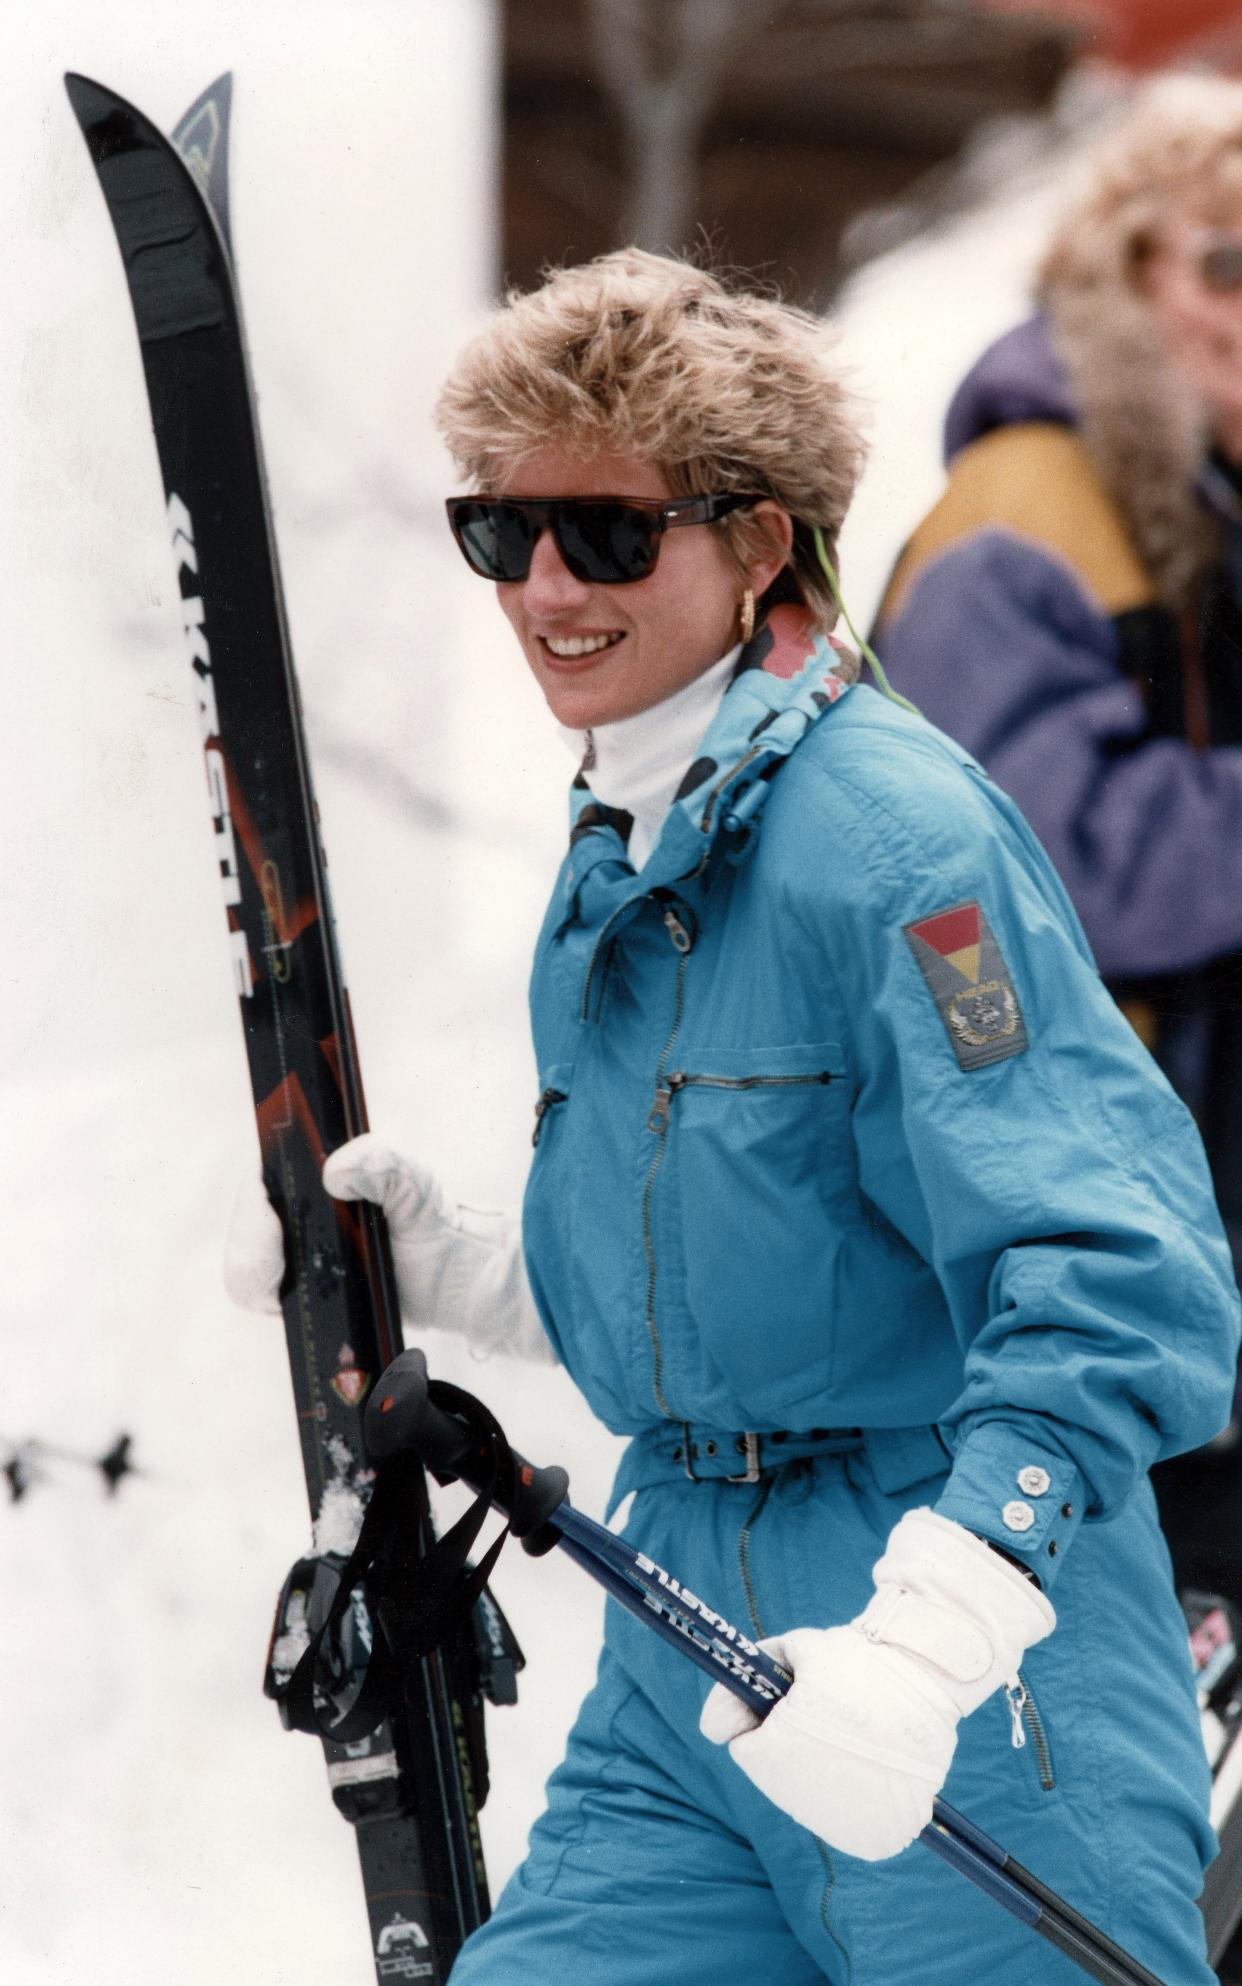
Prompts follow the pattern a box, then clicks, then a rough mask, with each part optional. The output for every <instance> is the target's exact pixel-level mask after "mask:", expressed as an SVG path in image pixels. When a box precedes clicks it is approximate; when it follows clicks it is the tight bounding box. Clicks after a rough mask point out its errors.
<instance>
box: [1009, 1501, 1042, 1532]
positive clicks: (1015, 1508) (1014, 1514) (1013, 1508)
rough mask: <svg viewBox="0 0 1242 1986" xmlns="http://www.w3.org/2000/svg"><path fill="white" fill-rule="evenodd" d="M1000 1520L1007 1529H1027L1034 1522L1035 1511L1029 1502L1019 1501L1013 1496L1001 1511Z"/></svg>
mask: <svg viewBox="0 0 1242 1986" xmlns="http://www.w3.org/2000/svg"><path fill="white" fill-rule="evenodd" d="M1001 1520H1002V1522H1003V1523H1004V1525H1005V1528H1006V1530H1008V1531H1029V1530H1030V1528H1031V1526H1032V1524H1033V1523H1034V1522H1035V1512H1034V1511H1033V1510H1032V1509H1031V1506H1030V1504H1029V1503H1019V1502H1018V1501H1017V1499H1016V1498H1015V1500H1014V1501H1013V1502H1012V1503H1007V1504H1006V1505H1005V1507H1004V1509H1003V1510H1002V1511H1001Z"/></svg>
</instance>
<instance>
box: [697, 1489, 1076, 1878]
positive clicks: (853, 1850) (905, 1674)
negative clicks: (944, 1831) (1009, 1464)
mask: <svg viewBox="0 0 1242 1986" xmlns="http://www.w3.org/2000/svg"><path fill="white" fill-rule="evenodd" d="M874 1577H875V1589H876V1590H875V1594H874V1596H873V1598H872V1599H871V1600H870V1602H869V1603H868V1605H867V1606H866V1608H865V1609H864V1610H863V1612H862V1613H861V1614H859V1615H858V1617H857V1619H856V1620H853V1621H851V1622H850V1623H849V1625H848V1626H847V1627H830V1628H796V1629H795V1630H794V1631H793V1632H792V1633H789V1634H784V1635H776V1636H773V1637H771V1638H770V1639H768V1640H765V1641H762V1642H760V1644H759V1646H760V1647H761V1648H762V1649H763V1650H764V1651H765V1653H767V1654H769V1655H771V1656H772V1657H773V1658H774V1659H775V1660H776V1661H777V1662H779V1663H781V1665H782V1666H783V1667H785V1668H787V1669H789V1670H790V1671H791V1673H792V1675H793V1678H794V1681H793V1687H792V1688H791V1689H790V1691H789V1694H788V1695H787V1696H786V1697H785V1698H784V1699H783V1700H782V1702H780V1703H778V1704H777V1706H776V1708H775V1709H774V1710H772V1711H771V1712H770V1713H769V1715H768V1716H767V1717H766V1718H765V1719H764V1720H763V1722H762V1723H760V1721H759V1719H758V1718H757V1717H756V1715H755V1713H754V1712H753V1711H752V1710H751V1709H750V1707H749V1706H748V1705H747V1704H745V1703H743V1702H741V1701H740V1700H739V1699H738V1697H736V1696H735V1695H733V1694H732V1693H731V1692H730V1691H729V1690H727V1689H726V1688H724V1686H723V1685H722V1684H719V1683H718V1684H717V1685H716V1687H715V1689H714V1690H713V1691H712V1693H711V1695H710V1696H709V1697H708V1699H707V1702H706V1703H705V1704H704V1706H703V1715H702V1719H701V1721H700V1728H701V1730H702V1731H703V1734H704V1736H705V1737H708V1738H710V1739H712V1740H713V1742H714V1743H716V1744H726V1743H727V1744H728V1746H729V1749H730V1752H731V1753H732V1756H733V1758H734V1759H735V1760H736V1762H737V1764H738V1765H740V1766H741V1768H742V1770H743V1772H745V1773H746V1774H747V1775H748V1776H749V1777H750V1778H751V1779H753V1780H754V1782H755V1784H756V1786H758V1787H759V1789H760V1791H761V1792H763V1793H766V1794H767V1796H768V1798H769V1799H770V1800H773V1801H774V1802H775V1803H776V1805H777V1806H778V1807H781V1808H783V1809H784V1811H785V1812H786V1813H788V1814H791V1815H792V1816H793V1818H794V1819H795V1820H797V1821H800V1822H801V1823H802V1825H803V1826H804V1827H809V1828H810V1829H811V1831H812V1832H813V1833H814V1834H817V1835H818V1836H819V1837H820V1839H821V1840H823V1841H826V1842H827V1843H828V1845H829V1846H830V1847H832V1848H839V1849H841V1850H842V1851H843V1852H844V1853H845V1854H847V1855H857V1856H859V1857H860V1858H861V1859H862V1860H863V1861H867V1862H873V1861H879V1860H881V1859H883V1858H884V1857H885V1856H888V1855H896V1854H897V1853H898V1852H899V1851H900V1850H901V1849H903V1848H905V1847H908V1845H909V1844H910V1842H912V1841H913V1840H914V1839H915V1837H916V1836H917V1835H918V1834H920V1833H921V1832H922V1830H923V1829H924V1828H925V1827H926V1826H927V1825H928V1823H929V1822H930V1821H931V1818H932V1811H933V1803H934V1800H935V1795H936V1794H937V1793H938V1792H939V1791H940V1788H941V1787H942V1786H943V1785H944V1782H945V1779H946V1777H947V1775H948V1771H949V1767H950V1765H951V1763H952V1761H953V1752H954V1748H955V1745H956V1742H957V1725H958V1721H959V1719H960V1718H962V1717H965V1716H968V1715H969V1714H970V1712H971V1711H972V1710H976V1709H977V1708H978V1707H979V1705H980V1704H981V1703H982V1702H984V1700H985V1699H986V1698H987V1697H989V1696H990V1695H991V1694H992V1692H993V1691H994V1690H995V1689H998V1688H999V1687H1000V1686H1001V1684H1002V1683H1005V1682H1007V1681H1009V1680H1011V1679H1013V1680H1014V1681H1015V1682H1016V1672H1017V1668H1018V1664H1019V1663H1020V1661H1021V1659H1022V1655H1023V1653H1024V1651H1025V1650H1026V1649H1027V1648H1030V1647H1032V1646H1033V1645H1034V1644H1035V1643H1036V1642H1037V1641H1042V1640H1043V1638H1044V1636H1045V1635H1047V1634H1051V1632H1052V1630H1053V1628H1054V1627H1055V1625H1056V1615H1055V1613H1054V1612H1053V1609H1052V1605H1051V1603H1050V1602H1049V1601H1048V1600H1047V1599H1046V1598H1045V1597H1044V1595H1043V1594H1042V1593H1041V1592H1040V1590H1039V1588H1038V1587H1037V1586H1035V1585H1034V1584H1033V1582H1032V1581H1031V1580H1029V1579H1028V1578H1027V1577H1026V1575H1025V1574H1024V1573H1022V1572H1020V1571H1019V1570H1018V1569H1017V1567H1016V1566H1011V1565H1008V1564H1007V1563H1006V1562H1005V1560H1004V1559H1003V1558H1002V1557H1001V1556H1000V1555H999V1554H998V1553H997V1552H994V1551H992V1550H991V1548H990V1547H989V1546H988V1545H986V1544H984V1542H983V1540H982V1539H981V1538H976V1537H974V1536H973V1535H972V1534H971V1533H970V1532H969V1531H966V1530H964V1529H963V1528H962V1526H961V1525H960V1524H955V1523H953V1522H952V1521H951V1520H950V1519H949V1518H946V1517H938V1516H937V1515H936V1513H935V1512H934V1511H932V1510H911V1511H907V1513H906V1515H905V1516H904V1517H903V1518H902V1519H901V1522H900V1523H899V1524H898V1525H897V1527H896V1529H895V1530H894V1531H893V1533H892V1535H891V1536H890V1538H889V1540H888V1544H887V1546H886V1547H885V1551H884V1556H883V1557H882V1558H881V1559H880V1561H879V1563H878V1564H877V1566H876V1568H875V1575H874Z"/></svg>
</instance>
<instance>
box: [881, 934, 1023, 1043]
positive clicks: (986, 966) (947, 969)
mask: <svg viewBox="0 0 1242 1986" xmlns="http://www.w3.org/2000/svg"><path fill="white" fill-rule="evenodd" d="M902 929H903V931H904V933H905V937H906V941H907V943H908V944H909V946H910V949H911V951H912V952H913V953H914V956H915V959H916V961H917V962H918V967H919V970H920V972H921V973H922V975H923V979H924V981H925V983H926V986H927V990H928V992H929V993H930V994H931V996H932V999H933V1000H934V1001H935V1003H936V1010H937V1012H938V1013H939V1015H940V1018H941V1020H942V1021H943V1022H944V1024H945V1030H946V1032H947V1034H948V1037H949V1040H950V1041H951V1042H952V1044H953V1052H954V1054H955V1055H956V1056H957V1060H958V1065H959V1067H960V1068H963V1069H983V1068H986V1067H988V1066H989V1065H990V1064H991V1063H993V1062H1002V1061H1004V1060H1005V1058H1006V1056H1009V1055H1020V1054H1021V1053H1022V1051H1023V1050H1024V1049H1025V1048H1028V1047H1029V1046H1030V1041H1029V1038H1028V1036H1027V1032H1026V1025H1025V1023H1024V1021H1023V1019H1022V1010H1021V1008H1020V1007H1019V1005H1018V996H1017V994H1016V993H1015V991H1014V986H1013V979H1012V977H1011V976H1010V972H1009V967H1008V966H1007V965H1006V963H1005V960H1004V956H1003V954H1002V952H1001V948H1000V946H999V945H998V944H997V942H996V939H995V937H994V936H993V933H992V927H991V925H990V924H989V923H988V920H987V918H986V917H985V916H984V914H983V910H982V908H981V906H980V905H979V904H978V903H977V902H970V903H958V904H954V905H953V907H952V908H951V909H949V910H940V911H937V912H936V914H935V916H933V917H923V918H920V919H919V920H918V922H917V923H915V924H906V925H903V927H902Z"/></svg>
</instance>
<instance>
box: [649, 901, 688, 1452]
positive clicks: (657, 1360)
mask: <svg viewBox="0 0 1242 1986" xmlns="http://www.w3.org/2000/svg"><path fill="white" fill-rule="evenodd" d="M663 917H664V928H665V930H666V931H667V932H668V935H669V939H670V941H671V943H672V945H673V948H674V950H675V951H676V953H677V983H676V987H675V989H674V993H673V1025H672V1027H671V1028H670V1029H669V1033H668V1039H667V1040H666V1042H665V1044H664V1046H663V1048H662V1049H661V1050H660V1059H659V1061H658V1063H657V1064H656V1097H657V1099H658V1098H659V1095H660V1090H661V1086H662V1084H663V1082H664V1067H665V1064H666V1063H667V1061H668V1058H669V1056H670V1055H671V1054H672V1052H673V1045H674V1043H675V1042H676V1040H677V1037H678V1035H679V1034H680V1033H681V1017H682V1012H683V1009H684V1007H685V999H686V962H687V960H688V959H689V957H690V953H691V951H692V950H693V949H694V937H693V934H692V933H691V932H690V931H688V930H687V928H686V926H685V925H684V924H683V923H682V921H681V919H680V917H679V916H678V915H677V912H676V911H675V910H674V909H673V906H672V904H671V903H670V904H666V905H665V908H664V912H663ZM655 1114H656V1113H655V1110H654V1108H653V1109H652V1110H651V1112H650V1113H649V1114H648V1117H647V1129H648V1130H649V1131H654V1132H655V1134H656V1138H657V1144H656V1148H655V1151H654V1152H653V1153H652V1155H651V1163H650V1165H649V1166H648V1167H647V1177H646V1179H645V1180H644V1182H643V1253H644V1254H645V1256H646V1258H647V1301H646V1322H647V1337H648V1339H649V1340H650V1343H651V1358H652V1374H651V1390H652V1393H653V1394H654V1395H655V1403H656V1405H657V1407H658V1408H659V1409H660V1412H661V1413H662V1414H664V1415H665V1416H666V1417H667V1418H668V1419H669V1420H673V1419H675V1418H676V1416H675V1415H674V1414H673V1411H672V1409H671V1407H670V1406H669V1404H668V1401H667V1400H666V1399H665V1397H664V1347H663V1345H662V1344H661V1342H660V1332H659V1327H658V1325H657V1324H656V1314H655V1290H656V1260H655V1236H654V1234H653V1232H652V1225H651V1198H652V1194H653V1193H654V1191H655V1180H656V1174H657V1172H658V1171H659V1170H660V1161H661V1160H662V1158H663V1157H664V1142H665V1133H666V1132H667V1130H668V1113H667V1111H666V1112H665V1114H664V1117H663V1120H662V1121H661V1122H660V1123H658V1124H657V1123H656V1122H654V1121H653V1120H654V1118H655Z"/></svg>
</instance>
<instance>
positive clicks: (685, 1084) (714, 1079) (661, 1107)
mask: <svg viewBox="0 0 1242 1986" xmlns="http://www.w3.org/2000/svg"><path fill="white" fill-rule="evenodd" d="M835 1081H836V1074H835V1072H834V1071H833V1070H832V1069H815V1070H812V1071H811V1072H810V1073H809V1074H807V1075H798V1076H709V1075H695V1074H691V1073H690V1072H689V1071H688V1070H685V1069H675V1070H674V1071H673V1073H672V1074H671V1075H670V1076H667V1077H666V1078H665V1080H664V1081H663V1083H661V1085H660V1087H659V1088H658V1089H657V1090H656V1093H655V1101H654V1103H653V1104H652V1106H651V1109H650V1110H649V1111H648V1113H647V1129H648V1130H649V1131H657V1132H658V1131H663V1130H665V1129H666V1128H667V1126H668V1117H669V1110H670V1108H671V1107H672V1102H673V1098H674V1097H675V1096H676V1095H677V1094H678V1092H679V1091H680V1090H685V1089H691V1088H695V1087H697V1088H700V1089H713V1090H761V1089H806V1088H814V1087H815V1086H816V1085H818V1086H819V1087H821V1088H825V1087H826V1086H827V1085H828V1084H829V1083H831V1082H835Z"/></svg>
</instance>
